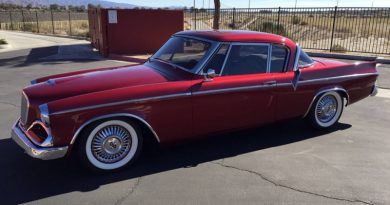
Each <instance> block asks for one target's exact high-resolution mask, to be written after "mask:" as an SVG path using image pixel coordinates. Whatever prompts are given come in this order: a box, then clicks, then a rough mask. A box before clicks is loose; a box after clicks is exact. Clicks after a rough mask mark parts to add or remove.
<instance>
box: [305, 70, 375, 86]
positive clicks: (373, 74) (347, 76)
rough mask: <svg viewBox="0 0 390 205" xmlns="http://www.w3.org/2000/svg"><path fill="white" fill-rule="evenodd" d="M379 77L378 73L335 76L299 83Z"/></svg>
mask: <svg viewBox="0 0 390 205" xmlns="http://www.w3.org/2000/svg"><path fill="white" fill-rule="evenodd" d="M378 75H379V74H378V73H360V74H351V75H342V76H334V77H327V78H317V79H310V80H301V81H299V84H308V83H313V82H321V81H330V80H337V79H343V78H358V77H366V76H378Z"/></svg>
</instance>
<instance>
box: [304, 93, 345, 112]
mask: <svg viewBox="0 0 390 205" xmlns="http://www.w3.org/2000/svg"><path fill="white" fill-rule="evenodd" d="M330 91H335V92H337V93H339V94H340V96H341V97H342V98H345V99H346V100H347V103H346V104H345V106H347V105H348V104H349V94H348V91H347V90H346V89H344V88H342V87H333V88H323V89H320V90H318V91H317V92H316V94H315V95H314V97H313V99H312V101H311V102H310V105H309V107H308V108H307V110H306V113H305V115H304V116H303V117H306V116H307V114H309V112H310V109H311V107H312V106H313V103H314V102H315V101H316V100H317V99H318V98H319V97H320V96H321V95H322V94H324V93H327V92H330Z"/></svg>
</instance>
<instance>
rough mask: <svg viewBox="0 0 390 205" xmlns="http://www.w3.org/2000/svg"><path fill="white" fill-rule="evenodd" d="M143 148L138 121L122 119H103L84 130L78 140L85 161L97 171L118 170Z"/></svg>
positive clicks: (134, 158)
mask: <svg viewBox="0 0 390 205" xmlns="http://www.w3.org/2000/svg"><path fill="white" fill-rule="evenodd" d="M141 148H142V135H141V132H140V130H139V128H138V127H137V125H136V123H133V122H131V121H125V120H122V119H110V120H106V121H100V122H97V123H94V124H93V125H91V126H89V127H88V128H87V129H86V130H84V131H83V133H82V136H81V139H80V141H79V143H78V155H79V158H80V160H81V162H82V163H83V164H84V165H86V166H87V167H88V168H90V169H92V170H94V171H112V170H118V169H121V168H123V167H126V166H128V165H130V164H132V163H133V162H134V161H135V160H136V159H137V157H138V155H139V153H140V152H141Z"/></svg>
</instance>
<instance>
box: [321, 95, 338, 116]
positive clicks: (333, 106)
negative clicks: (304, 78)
mask: <svg viewBox="0 0 390 205" xmlns="http://www.w3.org/2000/svg"><path fill="white" fill-rule="evenodd" d="M336 112H337V100H336V98H335V97H334V96H331V95H327V96H324V97H323V98H321V99H320V101H319V102H318V104H317V107H316V115H317V118H318V120H319V121H320V122H323V123H327V122H329V121H331V120H332V119H333V118H334V116H335V115H336Z"/></svg>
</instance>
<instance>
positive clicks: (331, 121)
mask: <svg viewBox="0 0 390 205" xmlns="http://www.w3.org/2000/svg"><path fill="white" fill-rule="evenodd" d="M343 108H344V99H343V97H342V96H341V95H340V94H339V93H338V92H335V91H329V92H326V93H324V94H322V95H321V96H319V97H318V98H317V99H316V100H315V102H314V103H313V105H312V107H311V108H310V112H309V113H308V116H306V119H307V120H308V121H309V123H310V124H311V125H312V126H313V127H315V128H317V129H326V128H329V127H332V126H333V125H335V124H336V123H337V122H338V120H339V119H340V117H341V114H342V112H343Z"/></svg>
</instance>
